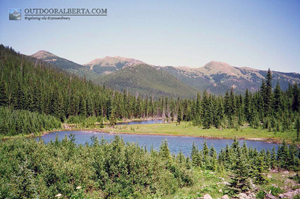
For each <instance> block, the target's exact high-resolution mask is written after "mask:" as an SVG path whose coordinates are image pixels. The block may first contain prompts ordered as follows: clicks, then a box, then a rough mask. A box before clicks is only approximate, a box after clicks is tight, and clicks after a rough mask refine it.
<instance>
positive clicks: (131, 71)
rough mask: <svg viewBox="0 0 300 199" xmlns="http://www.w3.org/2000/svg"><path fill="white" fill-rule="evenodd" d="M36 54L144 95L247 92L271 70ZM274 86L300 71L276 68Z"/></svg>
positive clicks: (299, 77) (284, 83) (296, 78)
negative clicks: (84, 60)
mask: <svg viewBox="0 0 300 199" xmlns="http://www.w3.org/2000/svg"><path fill="white" fill-rule="evenodd" d="M31 56H32V57H34V58H36V59H41V60H43V61H45V62H48V63H50V64H53V65H55V66H57V67H59V68H61V69H63V70H66V71H68V72H70V73H73V74H75V75H78V76H80V77H86V78H87V79H89V80H91V81H93V82H95V83H97V84H104V85H106V86H109V87H111V88H113V89H117V90H121V91H122V90H126V91H128V92H130V93H132V94H137V93H139V94H140V95H143V96H146V95H147V96H155V97H159V96H172V97H183V98H185V97H189V98H190V97H195V96H196V93H197V92H203V91H204V90H207V91H208V92H210V93H213V94H224V93H225V92H226V91H227V90H229V89H231V88H233V89H234V91H235V92H236V93H244V92H245V90H246V88H248V89H249V90H250V91H252V92H254V91H257V90H258V89H259V88H260V86H261V82H262V79H264V78H265V76H266V73H267V71H264V70H258V69H253V68H248V67H235V66H231V65H229V64H227V63H223V62H217V61H211V62H209V63H207V64H205V65H204V66H203V67H199V68H190V67H174V66H153V65H148V64H146V63H144V62H143V61H140V60H136V59H132V58H124V57H119V56H117V57H109V56H107V57H104V58H101V59H94V60H93V61H91V62H89V63H87V64H83V65H80V64H77V63H75V62H73V61H70V60H67V59H65V58H61V57H59V56H57V55H54V54H52V53H50V52H47V51H39V52H37V53H35V54H33V55H31ZM272 77H273V87H275V85H276V83H277V82H279V84H280V86H281V88H282V89H283V90H285V89H287V88H288V86H289V84H290V83H291V84H293V83H295V82H298V83H299V82H300V74H299V73H283V72H277V71H272Z"/></svg>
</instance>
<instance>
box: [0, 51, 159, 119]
mask: <svg viewBox="0 0 300 199" xmlns="http://www.w3.org/2000/svg"><path fill="white" fill-rule="evenodd" d="M0 59H1V70H0V73H1V76H0V78H1V79H0V82H1V84H0V106H6V107H8V108H9V109H14V110H28V111H31V112H37V113H39V114H46V115H52V116H55V117H56V118H57V119H59V120H60V121H65V120H66V119H67V118H69V117H70V116H79V115H80V116H82V117H88V116H96V117H106V118H107V119H109V117H110V116H111V114H112V113H113V114H114V116H115V117H116V118H132V117H150V116H151V117H154V116H159V115H161V112H162V111H161V110H160V108H159V107H158V102H157V101H154V100H153V99H152V98H149V99H148V98H146V99H142V98H141V97H135V96H132V95H128V94H127V93H126V92H124V93H120V92H117V91H113V90H110V89H107V88H104V87H101V86H98V85H95V84H93V83H92V82H91V81H87V80H85V79H84V78H79V77H77V76H75V75H72V74H69V73H66V72H64V71H63V70H61V69H58V68H55V67H54V66H52V65H49V64H48V63H45V62H43V61H40V60H32V58H30V59H29V58H27V57H26V56H24V55H21V54H18V53H16V52H15V51H14V50H13V49H11V48H8V47H4V46H3V45H1V46H0Z"/></svg>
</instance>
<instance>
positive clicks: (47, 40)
mask: <svg viewBox="0 0 300 199" xmlns="http://www.w3.org/2000/svg"><path fill="white" fill-rule="evenodd" d="M10 8H20V9H21V10H22V15H23V16H22V20H21V21H9V20H8V10H9V9H10ZM25 8H89V9H92V8H107V11H108V16H107V17H72V18H71V20H70V21H27V20H25V19H24V9H25ZM0 43H2V44H4V45H5V46H12V47H13V48H14V49H15V50H16V51H19V52H21V53H23V54H27V55H31V54H33V53H35V52H37V51H39V50H47V51H49V52H52V53H54V54H56V55H58V56H60V57H64V58H67V59H69V60H72V61H75V62H77V63H80V64H84V63H87V62H90V61H91V60H93V59H95V58H102V57H105V56H123V57H130V58H135V59H139V60H142V61H144V62H146V63H149V64H154V65H161V66H166V65H171V66H190V67H201V66H203V65H204V64H206V63H207V62H209V61H212V60H215V61H221V62H226V63H228V64H230V65H234V66H238V67H245V66H246V67H252V68H257V69H262V70H267V69H268V68H271V70H277V71H284V72H298V73H300V1H297V0H295V1H292V0H289V1H283V0H282V1H279V0H278V1H274V0H263V1H262V0H245V1H239V0H235V1H232V0H226V1H216V0H211V1H209V0H205V1H201V0H188V1H184V0H172V1H158V0H150V1H141V0H126V1H125V0H124V1H121V0H119V1H118V0H115V1H110V0H105V1H96V0H93V1H92V0H85V1H83V0H80V1H73V0H72V1H71V0H65V1H56V0H51V1H37V0H27V1H24V0H15V1H11V0H1V1H0Z"/></svg>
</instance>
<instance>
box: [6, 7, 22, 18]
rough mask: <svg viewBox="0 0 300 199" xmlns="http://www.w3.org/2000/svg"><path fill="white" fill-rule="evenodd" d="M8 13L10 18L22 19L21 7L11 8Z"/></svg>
mask: <svg viewBox="0 0 300 199" xmlns="http://www.w3.org/2000/svg"><path fill="white" fill-rule="evenodd" d="M8 14H9V20H21V9H17V8H11V9H9V12H8Z"/></svg>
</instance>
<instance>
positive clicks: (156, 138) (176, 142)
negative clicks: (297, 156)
mask: <svg viewBox="0 0 300 199" xmlns="http://www.w3.org/2000/svg"><path fill="white" fill-rule="evenodd" d="M70 134H74V135H75V142H76V143H77V144H85V143H89V144H90V143H91V137H92V136H96V137H98V139H99V140H101V138H102V137H103V138H104V139H105V140H107V141H110V140H112V139H113V138H114V136H116V134H109V133H99V132H93V131H60V132H54V133H49V134H46V135H44V136H42V137H39V138H35V139H36V140H39V139H40V138H41V139H43V140H44V142H45V143H48V142H50V141H51V140H52V141H54V140H55V138H56V136H58V139H59V140H62V139H63V138H64V137H65V135H66V136H68V137H69V135H70ZM120 136H121V137H122V138H123V139H124V141H125V142H131V143H132V142H134V143H135V144H139V145H140V146H143V147H145V146H146V147H147V149H148V150H150V149H151V147H152V146H153V148H154V149H155V150H159V147H160V145H161V143H162V142H163V141H164V140H167V141H168V144H169V148H170V151H171V153H172V154H178V153H179V152H180V150H181V151H182V152H183V154H184V155H185V156H190V154H191V150H192V146H193V143H195V145H196V146H197V147H198V148H199V149H202V146H203V143H204V142H205V141H206V143H207V145H208V147H211V146H212V145H213V146H214V148H215V149H216V151H217V152H219V151H220V150H221V148H225V147H226V145H227V144H228V145H231V143H232V142H233V140H226V139H205V138H201V137H184V136H162V135H137V134H120ZM244 141H245V142H246V144H247V146H248V147H249V146H250V147H252V148H256V149H257V150H258V151H260V150H263V149H265V150H270V151H271V150H272V148H273V147H275V148H276V150H277V148H278V144H273V143H266V142H261V141H250V140H240V144H241V145H242V144H243V143H244Z"/></svg>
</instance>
